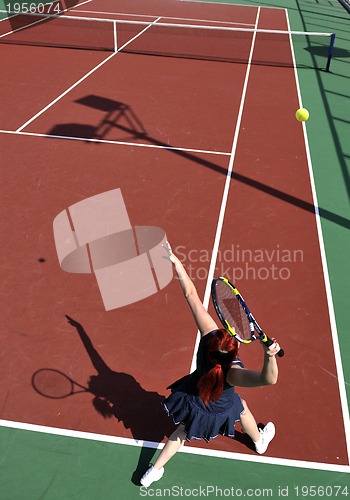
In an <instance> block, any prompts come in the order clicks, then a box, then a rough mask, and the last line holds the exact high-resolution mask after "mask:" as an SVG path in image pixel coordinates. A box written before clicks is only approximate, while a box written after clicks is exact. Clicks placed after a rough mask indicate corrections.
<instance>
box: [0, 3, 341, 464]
mask: <svg viewBox="0 0 350 500" xmlns="http://www.w3.org/2000/svg"><path fill="white" fill-rule="evenodd" d="M94 5H98V8H96V11H99V12H102V11H107V12H108V9H109V11H110V10H111V9H110V3H108V2H103V1H100V2H90V3H89V4H88V7H87V6H82V7H81V8H80V9H81V10H85V9H86V8H89V9H91V12H92V11H94V7H93V6H94ZM137 5H138V4H137V2H136V3H135V4H133V3H128V6H127V7H125V5H124V4H122V3H120V4H118V9H117V8H116V7H115V6H114V7H113V9H114V10H115V11H118V12H126V9H127V11H128V12H129V13H130V14H133V13H138V14H149V15H154V14H157V15H158V16H160V15H164V16H168V17H171V16H174V17H175V16H178V17H180V16H181V17H186V18H190V17H196V18H197V19H211V20H219V21H226V22H227V21H232V20H233V19H234V21H235V22H237V23H240V22H241V23H252V24H254V23H255V20H256V18H257V14H258V11H257V9H256V8H252V7H249V8H243V7H234V6H221V5H220V6H219V5H213V4H208V5H205V6H204V5H203V4H202V5H200V6H199V5H197V4H191V3H187V2H183V3H177V2H171V1H170V0H169V1H167V2H159V1H153V2H148V3H147V12H139V10H140V8H139V7H137ZM76 10H79V8H78V7H77V8H76ZM145 10H146V9H145ZM199 14H200V15H199ZM94 15H95V14H94ZM200 16H202V17H200ZM258 27H259V28H269V29H271V28H272V29H286V28H287V24H286V18H285V12H284V11H283V10H278V9H277V10H273V9H265V8H262V9H261V10H260V12H259V22H258ZM250 43H251V42H250ZM249 49H250V45H249V46H248V47H247V50H249ZM254 50H256V51H257V54H258V56H259V51H261V52H262V54H261V56H259V57H265V55H264V50H266V47H265V49H264V42H263V41H261V43H260V44H259V35H258V36H257V38H256V42H255V49H254ZM281 50H288V51H289V52H286V54H284V58H285V60H287V59H288V57H290V58H291V57H292V56H291V53H290V46H288V45H287V44H283V45H282V46H279V49H278V51H281ZM279 55H280V54H279ZM107 57H110V56H109V55H108V54H107V55H106V54H103V53H99V52H92V51H78V50H77V51H67V50H64V49H52V48H50V49H48V48H44V47H25V46H22V47H18V46H15V45H8V46H4V49H3V50H2V66H3V67H6V68H8V70H9V71H7V75H11V82H10V77H8V81H7V86H5V87H4V88H3V89H1V91H2V97H3V99H4V103H3V109H2V115H1V117H0V126H1V129H2V133H1V135H0V138H1V145H2V151H3V155H2V157H3V159H2V161H3V164H4V165H5V166H6V169H4V174H3V178H4V185H5V186H6V189H5V190H4V195H3V197H2V211H3V216H2V220H3V221H4V228H3V231H2V234H3V252H2V259H3V267H4V271H5V278H4V280H3V290H2V293H3V301H2V307H3V311H2V317H3V325H4V328H3V331H2V345H3V355H2V358H1V364H2V367H1V371H2V373H3V377H2V378H1V381H0V387H1V392H0V408H1V412H0V417H1V419H2V420H9V421H15V422H23V423H30V424H37V425H41V426H49V427H55V428H63V429H69V430H73V431H84V432H88V433H96V434H103V435H108V436H116V437H127V438H134V439H141V440H148V441H154V442H160V441H162V440H163V439H164V437H165V436H167V435H169V432H171V430H172V428H173V426H172V424H171V422H170V420H169V419H167V417H166V416H165V415H164V412H163V410H162V409H161V408H160V404H159V403H160V401H161V400H162V399H163V397H164V396H165V395H166V394H167V391H166V386H167V385H168V384H170V383H171V382H172V381H174V380H175V379H176V378H179V377H180V376H182V375H184V374H186V373H187V372H188V371H189V370H190V366H191V362H192V358H193V353H194V347H195V340H196V329H195V325H194V323H193V320H192V318H191V315H190V312H189V310H188V309H187V306H186V304H185V301H184V299H183V297H182V294H181V290H180V288H179V285H178V283H177V282H176V280H175V279H174V280H173V281H172V282H171V284H170V285H169V286H167V287H166V288H165V289H164V290H162V291H160V292H158V293H157V294H155V295H153V296H150V297H148V298H147V299H144V300H143V301H140V302H137V303H134V304H131V305H129V306H126V307H123V308H120V309H115V310H112V311H108V312H106V311H105V310H104V308H103V304H102V300H101V296H100V294H99V290H98V287H97V283H96V279H95V277H94V276H93V275H78V274H69V273H65V272H63V271H62V270H61V269H60V267H59V264H58V261H57V255H56V250H55V245H54V240H53V233H52V222H53V220H54V218H55V217H56V215H57V214H58V213H60V212H61V211H62V210H64V209H65V208H66V207H68V206H70V205H72V204H74V203H76V202H77V201H80V200H83V199H85V198H88V197H90V196H94V195H96V194H99V193H103V192H105V191H109V190H111V189H116V188H120V189H121V190H122V193H123V197H124V201H125V204H126V207H127V210H128V213H129V216H130V219H131V222H132V224H133V225H154V226H159V227H162V228H164V229H165V230H166V233H167V235H168V238H169V239H170V241H171V243H172V245H173V248H174V249H175V250H178V252H179V253H181V254H182V255H183V258H184V264H185V265H186V266H187V268H188V269H189V270H190V274H191V276H192V277H193V279H194V280H195V283H196V286H197V288H198V292H199V294H200V296H202V297H203V296H204V293H205V289H206V286H207V280H209V281H210V279H211V278H212V276H209V274H208V272H209V265H210V259H211V254H212V251H213V245H214V240H215V235H216V234H217V230H218V218H219V213H220V208H221V204H222V198H223V190H224V186H225V182H226V175H227V169H228V168H229V166H232V165H233V173H232V179H231V181H230V184H231V185H230V191H229V196H228V201H227V208H226V212H225V217H224V224H223V228H222V235H221V239H220V246H219V254H218V257H217V261H216V273H217V274H223V273H225V274H226V275H227V277H228V278H230V279H232V280H236V284H237V286H238V287H239V288H240V289H241V291H242V293H243V295H244V296H246V297H247V298H248V303H250V305H251V308H252V309H253V311H254V313H255V315H256V317H257V318H258V320H259V321H260V322H261V324H262V326H263V327H264V328H266V330H267V331H268V333H270V335H273V336H276V337H277V338H278V340H279V341H280V343H281V344H282V346H283V347H284V349H285V352H286V355H285V357H284V358H283V359H281V360H280V362H279V366H280V380H279V383H278V384H277V385H276V386H273V387H268V388H261V389H255V390H241V391H239V392H240V393H241V394H242V396H243V397H244V398H246V400H247V402H248V404H249V405H250V407H251V409H252V411H253V413H254V414H255V416H256V418H257V420H258V421H262V422H264V423H266V421H268V420H270V419H271V420H273V421H274V423H275V425H276V428H277V436H276V439H275V440H274V441H273V442H272V444H271V446H270V448H269V450H268V453H267V455H268V456H269V457H275V458H283V459H291V460H300V461H306V462H316V463H323V464H338V465H348V463H349V462H348V456H347V449H346V439H345V430H344V423H343V418H342V411H341V403H340V397H339V387H338V381H337V371H336V364H335V359H334V354H333V347H332V334H331V327H330V320H329V314H328V306H327V301H326V296H325V293H324V278H323V271H322V262H321V257H320V246H319V241H318V234H317V228H316V219H315V215H314V212H313V199H312V191H311V185H310V178H309V173H308V162H307V151H306V147H305V142H304V136H303V131H302V127H301V125H300V124H299V123H298V122H296V120H295V119H294V117H293V114H294V110H295V109H297V107H298V105H299V102H298V94H297V87H296V80H295V74H294V69H293V68H291V67H280V66H264V65H261V64H252V65H251V66H250V67H249V69H250V72H249V73H248V72H247V71H248V66H247V65H246V64H229V63H218V62H214V61H204V60H195V61H193V60H190V59H181V58H163V57H156V56H154V57H153V56H142V55H135V54H124V53H121V54H115V55H114V56H113V57H111V58H110V59H109V60H108V61H107V62H106V63H105V64H103V65H102V66H101V67H100V68H99V69H97V70H96V71H94V72H93V73H91V75H90V76H88V77H87V78H85V79H84V80H82V81H81V83H79V84H78V85H76V86H75V87H74V88H72V90H70V91H69V92H67V93H65V95H62V97H61V98H60V99H59V100H57V102H55V103H53V100H54V99H56V98H57V97H58V96H60V95H61V94H62V93H63V92H65V91H66V90H67V89H69V88H70V87H71V85H73V84H74V83H75V82H77V81H78V80H79V79H80V78H82V77H83V76H84V75H86V74H87V73H88V72H89V71H91V70H92V69H93V68H95V67H96V65H97V64H99V63H100V62H102V61H104V60H106V59H107ZM22 64H23V65H24V68H25V72H23V71H24V70H22V72H21V73H19V72H15V73H12V72H11V71H12V68H17V69H18V68H19V67H20V65H22ZM12 75H13V82H12ZM21 82H22V83H21ZM245 82H246V83H247V87H246V95H245V99H244V100H243V99H242V95H243V93H244V83H245ZM22 89H24V90H23V91H22ZM7 96H8V97H7ZM16 103H17V104H16ZM50 104H52V105H50ZM241 104H242V107H241V108H240V106H241ZM48 105H50V106H49V107H48V108H47V109H46V110H45V111H44V112H42V113H41V110H43V108H45V107H46V106H48ZM271 106H273V108H274V109H275V110H276V115H275V117H274V120H270V119H268V118H267V117H268V116H269V109H270V108H271ZM37 113H40V114H39V115H38V117H37V118H36V119H33V120H31V119H32V117H34V116H35V115H36V114H37ZM241 113H242V114H241ZM240 118H242V121H241V122H240V130H239V135H238V136H235V129H236V123H237V121H238V120H240ZM27 121H29V122H28V125H26V126H23V125H24V124H25V123H27ZM16 130H20V133H18V132H17V133H15V131H16ZM47 135H49V136H55V137H47ZM57 136H60V137H61V138H58V137H57ZM62 137H63V138H62ZM67 137H70V139H68V138H67ZM237 137H238V141H236V139H237ZM121 142H125V143H127V144H121ZM173 148H175V149H173ZM194 150H195V151H194ZM197 150H201V151H197ZM213 153H218V154H213ZM244 250H245V251H246V253H244ZM225 251H226V253H225ZM230 252H231V253H230ZM272 265H273V266H274V269H272ZM301 283H303V287H302V288H301V287H300V284H301ZM66 314H68V315H69V316H71V317H72V318H74V319H75V320H76V321H78V322H79V323H81V325H82V326H83V329H84V331H85V334H83V335H82V337H81V338H79V335H78V334H77V332H76V330H75V328H73V327H72V326H70V325H68V324H67V322H66V319H65V315H66ZM310 330H312V332H314V335H315V336H317V338H318V342H317V344H315V343H314V342H313V336H312V335H310ZM306 332H308V334H309V336H308V338H307V339H306V338H305V333H306ZM241 356H242V359H243V361H244V362H245V364H246V366H248V367H259V366H260V356H261V352H260V346H259V345H258V343H256V344H253V345H252V346H249V347H242V349H241ZM107 367H108V368H109V369H107ZM42 368H53V369H57V370H60V371H61V372H63V373H65V374H66V375H68V376H70V377H71V378H72V379H74V380H75V381H76V382H78V383H80V384H82V385H84V386H86V385H87V384H90V389H91V392H92V393H91V392H90V393H89V392H87V393H86V392H84V393H81V394H75V395H72V396H70V397H67V398H64V399H48V398H45V397H43V396H41V395H40V394H37V393H36V392H35V390H34V389H33V386H32V376H33V374H34V373H35V372H36V371H37V370H39V369H42ZM91 377H92V378H91ZM237 431H238V432H237V440H230V439H227V438H222V437H220V438H218V439H216V440H214V441H213V442H211V443H210V444H206V443H202V442H191V444H190V446H194V447H201V448H202V447H203V448H204V447H205V448H209V449H211V450H221V451H230V452H236V453H243V454H250V455H252V454H253V451H252V450H251V449H250V447H249V445H247V442H246V440H245V439H244V436H243V435H242V433H241V432H240V428H239V426H237ZM320 436H322V438H320ZM203 453H205V451H204V450H203Z"/></svg>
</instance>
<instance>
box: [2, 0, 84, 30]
mask: <svg viewBox="0 0 350 500" xmlns="http://www.w3.org/2000/svg"><path fill="white" fill-rule="evenodd" d="M91 1H92V0H86V1H85V2H83V3H81V4H79V5H84V4H86V3H89V2H91ZM75 7H76V6H74V7H68V8H67V9H63V10H60V11H59V12H56V16H59V15H60V14H62V13H63V12H69V11H71V9H74V8H75ZM21 14H25V12H18V13H15V14H13V15H12V16H7V17H4V18H3V19H1V21H4V20H7V19H11V18H12V17H17V16H20V15H21ZM38 15H40V13H38ZM42 15H43V16H46V17H44V19H39V20H38V21H33V22H32V23H29V24H26V25H25V26H21V27H20V28H17V29H15V30H11V31H8V32H7V33H3V34H2V35H0V38H3V37H5V36H7V35H12V33H17V31H21V30H25V29H27V28H29V26H34V25H35V24H38V23H42V22H43V21H46V19H47V15H48V14H46V13H43V14H42Z"/></svg>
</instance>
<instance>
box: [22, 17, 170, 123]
mask: <svg viewBox="0 0 350 500" xmlns="http://www.w3.org/2000/svg"><path fill="white" fill-rule="evenodd" d="M159 19H160V18H158V19H156V20H155V21H153V22H152V23H150V24H149V25H147V26H146V28H145V29H143V30H142V31H140V33H138V34H137V35H136V36H134V37H133V38H131V39H130V40H129V41H128V42H126V43H125V44H124V45H123V46H122V47H120V48H119V49H118V50H117V51H116V52H113V54H111V55H109V56H108V57H107V58H106V59H104V60H103V61H102V62H100V63H99V64H98V65H97V66H95V67H94V68H92V70H90V71H89V72H88V73H86V75H84V76H83V77H82V78H80V79H79V80H78V81H77V82H75V83H74V84H73V85H71V86H70V87H69V88H68V89H67V90H65V91H64V92H62V94H60V95H59V96H58V97H56V99H54V100H53V101H51V102H50V103H49V104H48V105H47V106H45V108H43V109H41V110H40V111H39V112H38V113H37V114H36V115H34V116H32V118H30V119H29V120H28V121H26V122H25V123H24V124H23V125H21V127H19V128H18V129H17V130H16V132H21V131H22V130H23V129H24V128H25V127H27V126H28V125H29V124H30V123H32V122H33V121H34V120H36V119H37V118H38V117H39V116H40V115H42V114H43V113H45V111H47V110H48V109H49V108H51V106H53V105H54V104H56V102H58V101H59V100H60V99H62V97H64V96H65V95H67V94H68V93H69V92H70V91H71V90H73V89H74V88H75V87H77V86H78V85H79V84H80V83H81V82H83V81H84V80H86V78H88V77H89V76H90V75H92V74H93V73H94V72H95V71H96V70H98V69H99V68H101V66H103V65H104V64H105V63H106V62H108V61H109V60H110V59H112V57H114V56H115V55H117V54H118V52H119V51H120V50H122V49H123V48H124V47H126V46H127V45H128V44H129V43H131V42H132V41H133V40H135V39H136V38H138V37H139V36H140V35H142V33H144V32H145V31H146V30H148V29H149V28H150V27H151V26H153V25H154V24H155V23H156V22H157V21H159Z"/></svg>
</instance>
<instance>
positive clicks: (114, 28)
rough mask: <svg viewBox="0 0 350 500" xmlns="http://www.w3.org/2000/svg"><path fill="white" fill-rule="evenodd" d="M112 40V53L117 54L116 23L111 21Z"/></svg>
mask: <svg viewBox="0 0 350 500" xmlns="http://www.w3.org/2000/svg"><path fill="white" fill-rule="evenodd" d="M113 40H114V48H113V51H114V52H118V41H117V21H113Z"/></svg>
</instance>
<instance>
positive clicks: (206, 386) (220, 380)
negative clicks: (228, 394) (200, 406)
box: [198, 363, 225, 406]
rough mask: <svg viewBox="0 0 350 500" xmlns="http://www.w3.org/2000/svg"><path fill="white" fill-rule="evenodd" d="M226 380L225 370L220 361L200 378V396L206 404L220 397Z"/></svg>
mask: <svg viewBox="0 0 350 500" xmlns="http://www.w3.org/2000/svg"><path fill="white" fill-rule="evenodd" d="M224 382H225V376H224V372H223V369H222V366H221V365H220V364H219V363H217V364H216V365H215V366H214V367H213V368H212V369H211V370H210V371H208V372H207V373H205V374H204V375H203V376H202V377H201V378H200V380H199V382H198V389H199V396H200V398H201V399H202V400H203V403H204V404H205V405H206V406H208V404H209V403H210V402H212V401H216V400H218V399H220V397H221V394H222V392H223V389H224Z"/></svg>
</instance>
